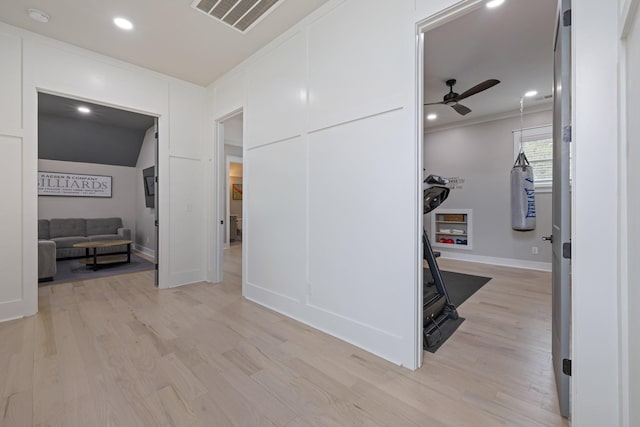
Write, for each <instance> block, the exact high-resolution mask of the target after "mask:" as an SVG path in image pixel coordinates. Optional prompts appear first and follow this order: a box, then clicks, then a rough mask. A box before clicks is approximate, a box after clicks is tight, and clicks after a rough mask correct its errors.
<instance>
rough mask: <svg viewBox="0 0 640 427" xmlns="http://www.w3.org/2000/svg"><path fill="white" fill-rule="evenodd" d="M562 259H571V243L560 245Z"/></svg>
mask: <svg viewBox="0 0 640 427" xmlns="http://www.w3.org/2000/svg"><path fill="white" fill-rule="evenodd" d="M562 258H566V259H571V242H566V243H563V244H562Z"/></svg>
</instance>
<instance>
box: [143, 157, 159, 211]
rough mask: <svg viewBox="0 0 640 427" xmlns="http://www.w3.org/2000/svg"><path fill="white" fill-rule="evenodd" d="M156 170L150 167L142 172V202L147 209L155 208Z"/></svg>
mask: <svg viewBox="0 0 640 427" xmlns="http://www.w3.org/2000/svg"><path fill="white" fill-rule="evenodd" d="M155 175H156V168H155V166H151V167H149V168H146V169H144V170H143V171H142V181H143V184H144V202H145V206H146V207H148V208H153V207H155V200H156V176H155Z"/></svg>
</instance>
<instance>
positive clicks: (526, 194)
mask: <svg viewBox="0 0 640 427" xmlns="http://www.w3.org/2000/svg"><path fill="white" fill-rule="evenodd" d="M511 228H512V229H514V230H516V231H530V230H535V229H536V194H535V188H534V183H533V168H532V167H531V165H530V164H529V160H527V156H525V154H524V152H522V151H521V152H520V154H518V158H517V159H516V162H515V163H514V164H513V168H511Z"/></svg>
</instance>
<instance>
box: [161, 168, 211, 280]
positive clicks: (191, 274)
mask: <svg viewBox="0 0 640 427" xmlns="http://www.w3.org/2000/svg"><path fill="white" fill-rule="evenodd" d="M202 176H203V174H202V162H201V161H200V160H198V159H187V158H182V157H170V158H169V179H170V183H169V198H170V201H169V206H170V208H169V218H162V217H160V221H161V227H162V224H165V225H164V226H165V227H167V226H168V227H169V237H168V239H169V242H171V245H170V248H169V277H170V283H169V286H174V285H178V284H183V283H189V282H195V281H199V280H203V279H204V272H203V269H202V265H203V259H204V242H203V238H204V237H203V236H205V235H206V233H205V230H204V218H203V212H202V210H203V206H204V201H203V196H204V194H203V187H202V185H203V184H202ZM160 197H162V195H161V196H160ZM165 197H166V196H165Z"/></svg>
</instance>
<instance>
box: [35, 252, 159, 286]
mask: <svg viewBox="0 0 640 427" xmlns="http://www.w3.org/2000/svg"><path fill="white" fill-rule="evenodd" d="M56 268H57V270H58V271H57V272H56V275H55V277H54V278H53V280H51V281H49V282H42V283H40V284H39V286H47V285H57V284H59V283H67V282H76V281H81V280H91V279H97V278H100V277H107V276H115V275H117V274H127V273H137V272H139V271H145V270H153V269H154V268H155V266H154V264H153V263H152V262H149V261H147V260H146V259H144V258H142V257H140V256H138V255H135V254H131V263H130V264H128V263H126V262H125V263H114V264H104V265H100V266H99V267H98V270H96V271H93V270H92V269H91V268H87V266H86V265H84V264H81V263H80V260H79V259H65V260H60V261H58V262H57V266H56Z"/></svg>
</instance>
